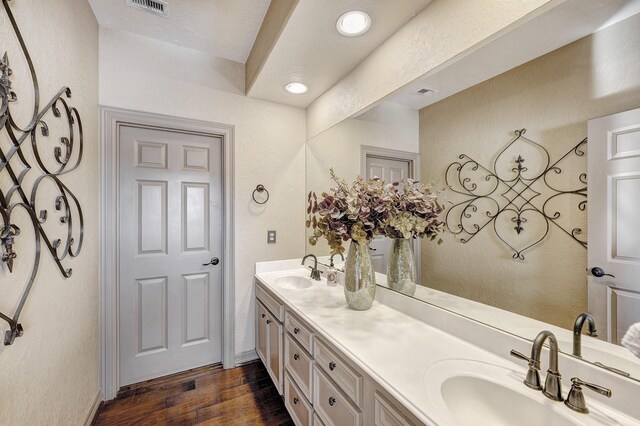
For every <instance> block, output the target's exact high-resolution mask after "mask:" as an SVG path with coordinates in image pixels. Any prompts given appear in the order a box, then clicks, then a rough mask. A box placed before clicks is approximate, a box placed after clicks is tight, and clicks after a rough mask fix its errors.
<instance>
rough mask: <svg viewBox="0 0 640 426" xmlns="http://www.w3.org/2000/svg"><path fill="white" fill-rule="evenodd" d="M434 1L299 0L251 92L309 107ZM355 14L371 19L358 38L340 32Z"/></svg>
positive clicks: (254, 95) (260, 96)
mask: <svg viewBox="0 0 640 426" xmlns="http://www.w3.org/2000/svg"><path fill="white" fill-rule="evenodd" d="M430 2H431V0H401V1H400V0H393V1H390V0H302V1H300V2H299V3H298V5H297V6H296V8H295V9H294V11H293V13H292V14H291V17H290V18H289V21H288V22H287V24H286V26H285V28H284V30H283V32H282V34H281V36H280V38H279V39H278V41H277V42H276V44H275V46H274V48H273V50H272V51H271V54H270V55H269V57H268V58H267V60H266V62H265V63H264V64H263V67H262V69H261V71H260V73H259V75H258V77H257V78H256V80H255V82H254V84H253V85H252V86H251V88H249V91H248V93H247V94H248V95H249V96H251V97H255V98H260V99H266V100H270V101H273V102H279V103H284V104H289V105H293V106H297V107H302V108H306V107H307V106H308V105H309V104H310V103H311V102H313V101H314V100H315V99H316V98H317V97H318V96H320V95H321V94H322V93H324V92H325V91H326V90H328V89H329V88H331V86H333V85H334V84H335V83H336V82H337V81H338V80H339V79H340V78H342V77H344V76H345V75H346V74H348V73H349V72H350V71H351V70H352V69H353V68H354V67H355V66H356V65H358V64H359V63H360V62H361V61H362V60H363V59H364V58H366V57H367V56H368V55H369V54H370V53H371V52H372V51H373V50H374V49H375V48H376V47H378V46H379V45H380V44H381V43H382V42H384V41H385V40H386V39H387V38H389V36H391V35H392V34H393V33H394V32H395V31H396V30H398V29H399V28H400V27H402V26H403V25H404V24H405V23H406V22H408V21H409V20H410V19H411V18H412V17H413V16H415V15H416V14H418V13H419V12H420V11H422V9H424V8H425V7H426V6H427V5H428V4H429V3H430ZM350 10H362V11H364V12H367V13H368V14H369V15H370V16H371V21H372V24H371V28H370V29H369V31H368V32H367V33H365V34H363V35H361V36H358V37H345V36H343V35H341V34H340V33H338V31H337V30H336V21H337V20H338V18H339V17H340V15H342V14H343V13H345V12H347V11H350ZM292 81H296V82H302V83H305V84H307V85H308V86H309V91H308V92H307V93H306V94H304V95H292V94H289V93H287V92H285V91H284V86H285V85H286V84H287V83H289V82H292Z"/></svg>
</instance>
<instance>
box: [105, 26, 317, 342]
mask: <svg viewBox="0 0 640 426" xmlns="http://www.w3.org/2000/svg"><path fill="white" fill-rule="evenodd" d="M218 62H219V61H218V59H216V58H214V57H211V56H207V55H206V54H204V53H201V52H197V51H195V50H191V49H186V48H183V47H178V46H174V45H171V44H168V43H164V42H159V41H155V40H152V39H149V38H145V37H141V36H137V35H134V34H131V33H125V32H121V31H117V30H112V29H108V28H103V27H101V28H100V104H101V105H105V106H112V107H118V108H126V109H132V110H138V111H145V112H151V113H158V114H166V115H173V116H177V117H187V118H192V119H198V120H207V121H213V122H217V123H224V124H230V125H233V126H235V133H234V134H235V186H236V188H235V194H234V195H235V238H236V240H235V256H236V259H235V278H236V286H235V296H236V323H235V327H236V353H242V352H245V351H249V350H253V349H254V347H255V344H254V316H253V306H254V302H253V274H254V266H255V262H261V261H267V260H277V259H290V258H294V257H302V256H303V255H304V214H305V213H304V212H305V207H304V201H305V196H304V194H305V192H304V191H305V188H304V155H305V153H304V149H305V148H304V147H305V115H304V110H301V109H298V108H293V107H289V106H285V105H281V104H275V103H272V102H266V101H261V100H255V99H250V98H247V97H245V96H243V95H242V94H241V93H239V92H238V91H237V90H236V89H235V84H229V85H227V84H226V83H225V81H224V80H225V79H232V80H233V81H235V80H236V79H237V76H233V75H232V76H227V75H225V74H224V73H219V72H212V69H213V68H215V64H217V63H218ZM224 87H230V89H229V91H227V90H221V88H224ZM259 183H262V184H263V185H264V186H265V187H266V188H267V189H268V190H269V193H270V194H271V198H270V200H269V202H268V203H267V204H265V205H264V206H258V205H256V204H255V203H253V201H251V193H252V191H253V190H254V189H255V187H256V185H257V184H259ZM269 229H275V230H277V231H278V243H277V244H275V245H268V244H267V230H269ZM223 261H224V259H223Z"/></svg>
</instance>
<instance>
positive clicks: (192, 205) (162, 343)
mask: <svg viewBox="0 0 640 426" xmlns="http://www.w3.org/2000/svg"><path fill="white" fill-rule="evenodd" d="M118 148H119V160H120V161H119V163H120V164H119V166H120V171H119V206H118V207H119V215H118V225H119V235H118V244H119V246H118V249H119V271H120V272H119V282H118V291H119V306H118V312H119V328H118V330H119V347H120V385H128V384H131V383H136V382H139V381H142V380H147V379H151V378H154V377H159V376H163V375H167V374H171V373H175V372H179V371H183V370H188V369H191V368H194V367H199V366H202V365H207V364H212V363H217V362H220V361H221V359H222V268H221V266H220V265H217V266H216V265H215V264H214V263H215V262H213V263H210V261H211V259H212V258H214V257H217V256H220V254H221V253H222V251H221V249H222V240H221V237H222V221H221V219H222V212H223V206H222V186H221V185H222V166H221V159H222V157H221V155H222V140H221V139H220V138H217V137H206V136H201V135H192V134H186V133H177V132H170V131H162V130H154V129H145V128H138V127H121V128H120V134H119V146H118ZM114 207H115V206H114ZM203 264H206V265H203Z"/></svg>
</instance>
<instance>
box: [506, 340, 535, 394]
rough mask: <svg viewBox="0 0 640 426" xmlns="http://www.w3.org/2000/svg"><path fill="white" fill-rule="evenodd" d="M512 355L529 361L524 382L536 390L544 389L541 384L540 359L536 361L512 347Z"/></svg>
mask: <svg viewBox="0 0 640 426" xmlns="http://www.w3.org/2000/svg"><path fill="white" fill-rule="evenodd" d="M511 356H513V357H516V358H520V359H522V360H524V361H527V362H528V363H529V370H527V375H526V376H525V378H524V380H523V382H524V384H525V385H527V386H528V387H530V388H531V389H535V390H540V391H541V390H542V385H541V384H540V383H541V382H540V373H539V370H540V361H536V360H534V359H532V358H529V357H528V356H526V355H524V354H522V353H520V352H518V351H516V350H514V349H511Z"/></svg>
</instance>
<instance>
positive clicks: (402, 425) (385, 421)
mask: <svg viewBox="0 0 640 426" xmlns="http://www.w3.org/2000/svg"><path fill="white" fill-rule="evenodd" d="M373 410H374V419H375V420H374V422H375V425H376V426H411V423H409V422H408V421H407V420H405V418H404V416H403V415H402V414H401V412H400V410H398V409H397V408H396V407H394V406H393V405H392V404H391V403H390V402H389V401H387V399H386V398H385V397H383V396H382V395H380V393H378V392H376V393H375V396H374V403H373Z"/></svg>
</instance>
